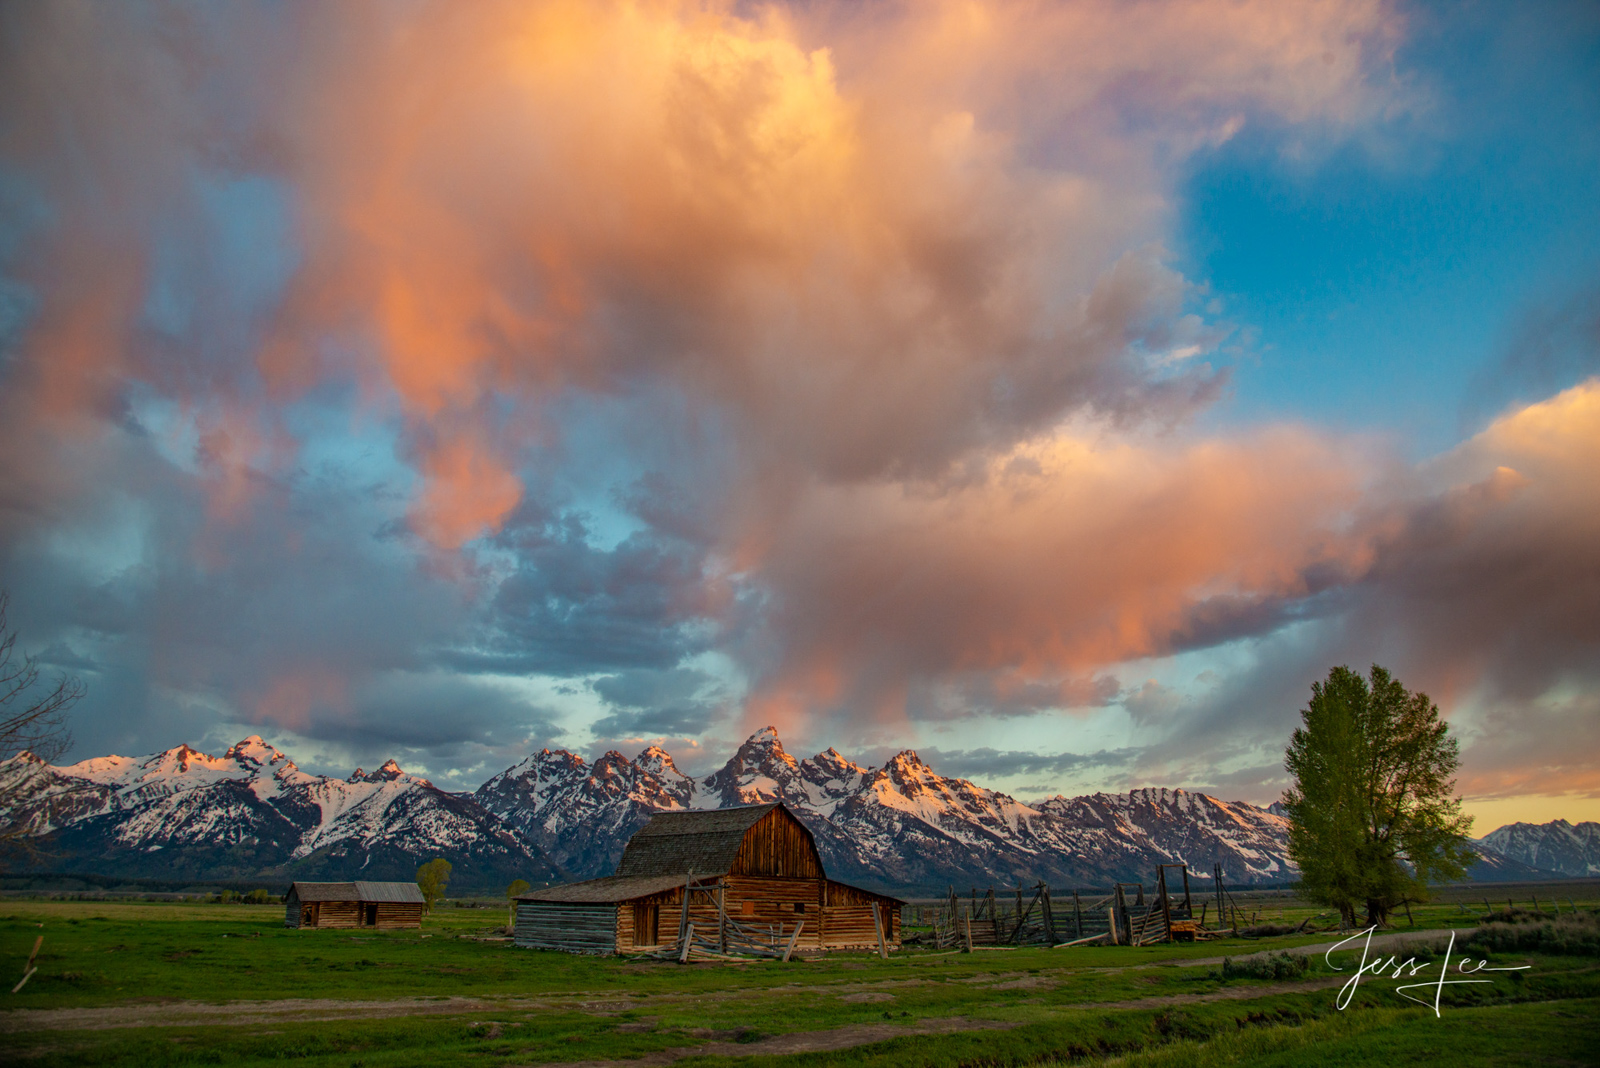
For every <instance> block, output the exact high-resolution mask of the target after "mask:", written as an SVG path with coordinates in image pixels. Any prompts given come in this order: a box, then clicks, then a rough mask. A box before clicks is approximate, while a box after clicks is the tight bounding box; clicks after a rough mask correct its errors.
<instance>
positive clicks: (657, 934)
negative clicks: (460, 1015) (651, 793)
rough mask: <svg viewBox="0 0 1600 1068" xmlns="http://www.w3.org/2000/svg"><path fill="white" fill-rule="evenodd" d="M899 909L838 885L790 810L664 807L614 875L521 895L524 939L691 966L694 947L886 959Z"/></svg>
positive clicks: (519, 927)
mask: <svg viewBox="0 0 1600 1068" xmlns="http://www.w3.org/2000/svg"><path fill="white" fill-rule="evenodd" d="M686 901H687V912H686V911H685V902H686ZM901 904H902V902H901V901H899V900H898V899H897V898H892V897H889V896H887V895H884V894H876V893H873V892H871V891H869V890H862V889H860V888H858V887H854V886H848V885H846V884H844V883H841V882H836V881H835V880H832V879H829V878H828V877H827V875H826V873H825V872H824V871H823V867H822V859H821V857H820V856H818V854H817V847H816V843H815V841H813V839H812V837H811V832H810V831H809V830H807V829H806V826H805V824H803V823H801V822H800V821H799V820H798V819H796V818H795V817H794V815H793V814H792V813H790V812H789V810H788V809H786V808H784V807H783V805H781V804H770V805H750V806H746V807H743V808H731V809H717V810H714V811H709V812H664V813H661V814H659V815H657V816H656V817H655V818H654V819H652V820H651V821H650V823H649V824H647V825H646V826H645V827H643V828H642V829H640V830H639V832H638V833H637V834H635V835H634V836H633V838H631V839H630V840H629V841H628V845H627V848H626V849H625V850H624V851H623V854H622V861H621V863H620V864H619V865H618V866H617V874H616V875H613V876H608V877H606V878H603V879H591V880H589V881H588V882H583V883H573V884H570V885H567V886H556V887H551V888H549V889H547V890H536V891H534V892H532V893H529V894H524V895H522V896H521V897H519V898H518V899H517V924H516V943H517V945H519V946H524V947H528V948H542V949H561V950H566V951H568V952H572V953H658V954H661V955H668V954H671V953H674V952H679V951H680V950H681V951H683V952H682V955H683V957H684V959H689V955H688V952H687V948H686V947H687V945H688V943H689V942H693V943H695V944H696V945H698V946H700V947H701V949H702V950H703V951H705V952H710V953H727V954H738V953H743V952H764V951H768V950H770V952H768V955H772V956H777V955H780V954H779V952H778V947H782V949H783V950H784V951H785V952H794V951H806V950H811V951H815V950H828V949H881V950H882V951H885V952H887V950H888V948H889V947H892V946H893V947H898V945H899V943H900V908H899V906H900V905H901ZM763 947H765V949H764V948H763Z"/></svg>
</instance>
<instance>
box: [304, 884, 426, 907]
mask: <svg viewBox="0 0 1600 1068" xmlns="http://www.w3.org/2000/svg"><path fill="white" fill-rule="evenodd" d="M289 891H290V893H292V894H294V896H295V897H297V898H299V899H300V900H301V901H364V902H378V903H379V904H386V905H425V904H427V899H426V898H424V897H423V896H422V891H421V890H419V889H418V888H417V884H416V883H370V882H353V883H299V882H297V883H295V884H293V885H292V886H291V887H290V888H289Z"/></svg>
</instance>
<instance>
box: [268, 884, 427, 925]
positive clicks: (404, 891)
mask: <svg viewBox="0 0 1600 1068" xmlns="http://www.w3.org/2000/svg"><path fill="white" fill-rule="evenodd" d="M426 904H427V902H426V901H425V900H424V899H423V897H422V891H421V890H419V889H417V884H416V883H369V882H354V883H295V884H293V885H292V886H290V887H289V894H288V896H287V897H286V898H284V915H283V925H284V926H285V927H373V928H377V929H378V930H399V929H402V928H408V927H411V928H414V927H421V926H422V911H423V909H424V908H425V907H426Z"/></svg>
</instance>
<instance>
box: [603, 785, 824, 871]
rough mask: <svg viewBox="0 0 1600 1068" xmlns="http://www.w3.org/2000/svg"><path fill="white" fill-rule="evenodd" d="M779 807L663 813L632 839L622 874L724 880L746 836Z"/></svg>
mask: <svg viewBox="0 0 1600 1068" xmlns="http://www.w3.org/2000/svg"><path fill="white" fill-rule="evenodd" d="M777 808H783V805H782V804H780V803H778V802H773V803H771V804H767V805H744V806H741V807H739V808H717V809H710V810H707V811H703V812H695V811H690V812H658V813H657V814H656V815H655V816H654V817H653V818H652V819H651V820H650V822H649V823H647V824H645V825H644V826H643V827H641V828H640V829H639V830H638V831H637V832H635V833H634V836H633V837H632V838H630V839H628V845H627V847H626V848H625V849H623V851H622V862H621V863H619V864H618V865H617V875H619V876H642V875H676V876H678V877H679V878H682V877H683V876H685V875H688V874H689V873H691V872H692V873H694V874H695V875H724V874H726V873H727V872H729V871H732V870H733V862H734V860H735V859H736V858H737V857H738V855H739V847H740V846H741V845H743V844H744V836H745V834H746V833H748V832H749V830H750V828H752V827H754V826H755V825H756V824H757V823H760V822H761V821H762V820H763V819H764V818H766V816H767V815H768V814H769V813H771V812H772V810H773V809H777ZM785 811H787V810H785ZM791 818H792V817H791ZM796 822H798V821H796ZM802 826H803V825H802ZM806 833H807V834H809V833H810V832H809V831H807V832H806Z"/></svg>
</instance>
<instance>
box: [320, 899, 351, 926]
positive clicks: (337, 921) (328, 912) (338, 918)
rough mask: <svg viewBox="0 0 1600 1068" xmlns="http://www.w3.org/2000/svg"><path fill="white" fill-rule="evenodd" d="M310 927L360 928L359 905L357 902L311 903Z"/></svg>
mask: <svg viewBox="0 0 1600 1068" xmlns="http://www.w3.org/2000/svg"><path fill="white" fill-rule="evenodd" d="M310 905H311V923H310V924H309V925H308V926H311V927H360V926H361V903H360V902H359V901H313V902H310Z"/></svg>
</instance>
